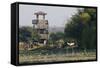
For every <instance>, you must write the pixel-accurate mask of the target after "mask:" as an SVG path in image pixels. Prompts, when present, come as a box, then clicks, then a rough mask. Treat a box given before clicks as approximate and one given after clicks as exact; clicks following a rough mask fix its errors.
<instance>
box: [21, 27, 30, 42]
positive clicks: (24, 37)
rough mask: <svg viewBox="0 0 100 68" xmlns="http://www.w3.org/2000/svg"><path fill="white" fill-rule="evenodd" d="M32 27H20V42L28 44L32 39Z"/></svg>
mask: <svg viewBox="0 0 100 68" xmlns="http://www.w3.org/2000/svg"><path fill="white" fill-rule="evenodd" d="M31 32H32V28H31V27H20V28H19V41H20V42H28V40H30V39H31Z"/></svg>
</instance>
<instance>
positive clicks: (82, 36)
mask: <svg viewBox="0 0 100 68" xmlns="http://www.w3.org/2000/svg"><path fill="white" fill-rule="evenodd" d="M78 11H79V12H78V13H76V14H75V15H73V16H72V18H71V19H70V21H69V22H68V23H67V24H66V25H65V30H64V32H65V37H66V38H74V39H76V40H77V41H78V45H79V48H82V49H95V48H96V9H94V8H84V9H82V10H78Z"/></svg>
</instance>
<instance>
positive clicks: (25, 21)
mask: <svg viewBox="0 0 100 68" xmlns="http://www.w3.org/2000/svg"><path fill="white" fill-rule="evenodd" d="M77 9H78V8H75V7H57V6H39V5H23V4H22V5H21V4H20V5H19V26H33V25H32V20H33V19H36V18H35V15H34V13H35V12H38V11H43V12H45V13H47V15H46V17H45V18H46V20H48V23H49V27H64V25H65V23H67V22H66V21H68V20H69V19H70V17H71V16H72V15H74V14H75V13H77Z"/></svg>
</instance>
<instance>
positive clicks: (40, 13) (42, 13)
mask: <svg viewBox="0 0 100 68" xmlns="http://www.w3.org/2000/svg"><path fill="white" fill-rule="evenodd" d="M34 14H35V15H46V14H47V13H45V12H43V11H38V12H36V13H34Z"/></svg>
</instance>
